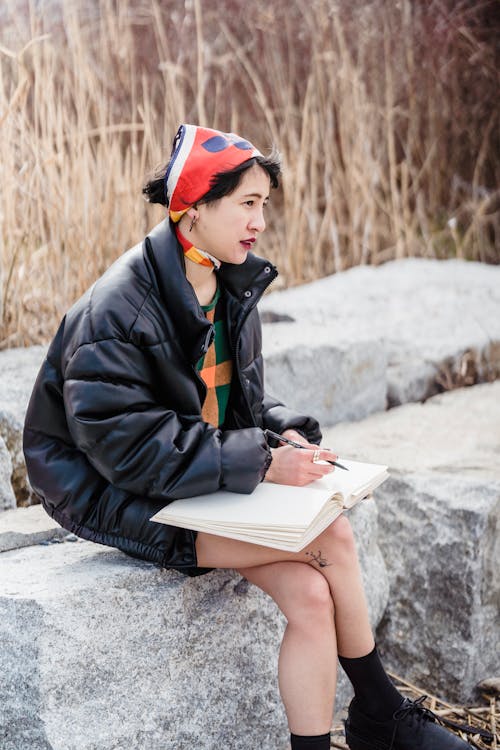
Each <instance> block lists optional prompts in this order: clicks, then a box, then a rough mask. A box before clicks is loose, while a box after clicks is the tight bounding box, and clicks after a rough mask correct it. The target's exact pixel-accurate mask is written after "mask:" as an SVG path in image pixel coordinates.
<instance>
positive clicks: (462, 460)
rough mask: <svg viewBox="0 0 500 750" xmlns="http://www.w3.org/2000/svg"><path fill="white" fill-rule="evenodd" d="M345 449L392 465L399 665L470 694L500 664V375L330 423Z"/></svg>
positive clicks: (438, 688)
mask: <svg viewBox="0 0 500 750" xmlns="http://www.w3.org/2000/svg"><path fill="white" fill-rule="evenodd" d="M324 441H325V443H327V444H328V445H329V446H330V447H332V448H333V449H334V450H336V451H338V453H339V454H340V455H341V456H342V455H344V456H346V457H347V456H349V457H353V458H359V459H361V460H369V461H374V462H379V463H385V464H388V465H389V469H390V472H391V479H390V480H388V481H387V482H385V483H384V484H383V485H382V486H381V487H379V488H378V490H377V492H376V504H377V506H378V509H379V522H378V527H379V544H380V547H381V549H382V554H383V555H384V559H385V562H386V565H387V568H388V571H389V580H390V598H389V605H388V607H387V610H386V613H385V615H384V619H383V622H382V625H381V626H380V627H379V629H378V641H379V645H380V646H381V649H382V651H383V652H384V653H385V656H386V660H387V662H388V664H389V665H390V666H391V668H392V669H393V670H394V671H395V672H396V673H398V674H400V675H401V676H403V677H406V678H407V679H409V680H410V681H413V682H415V683H416V684H422V685H425V686H426V687H427V688H428V689H429V690H431V691H434V692H436V693H438V694H441V695H443V696H444V697H447V698H448V699H449V700H458V701H464V702H467V701H469V700H472V699H473V697H474V692H475V691H474V688H475V686H476V684H477V683H478V682H480V681H481V680H482V679H485V678H488V677H490V676H491V675H495V674H498V673H499V671H500V628H499V622H500V534H499V530H500V461H499V455H500V382H495V383H491V384H484V385H477V386H474V387H473V388H466V389H461V390H456V391H450V392H448V393H445V394H442V395H439V396H435V397H434V398H432V399H430V400H429V401H428V402H427V403H425V404H407V405H405V406H402V407H398V408H396V409H392V410H391V411H389V412H386V413H385V414H377V415H374V416H372V417H369V418H368V419H366V420H364V421H363V422H360V423H356V424H340V425H337V426H335V427H334V428H331V429H329V430H328V431H327V432H326V435H325V438H324Z"/></svg>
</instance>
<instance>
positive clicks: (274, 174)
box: [142, 151, 281, 206]
mask: <svg viewBox="0 0 500 750" xmlns="http://www.w3.org/2000/svg"><path fill="white" fill-rule="evenodd" d="M256 164H257V165H258V166H259V167H262V169H263V170H264V171H265V172H267V174H268V175H269V179H270V180H271V187H273V188H277V187H278V186H279V176H280V174H281V162H280V157H279V154H278V152H277V151H273V152H272V153H271V154H270V155H269V156H267V157H266V156H253V157H252V158H251V159H247V160H246V161H244V162H243V163H242V164H239V165H238V166H237V167H234V169H230V170H229V171H228V172H218V173H217V174H215V175H214V176H213V177H212V179H211V181H210V190H209V191H208V192H207V193H205V195H203V196H202V197H201V198H199V199H198V200H197V201H196V202H197V203H211V202H212V201H217V200H219V199H220V198H223V197H224V196H225V195H230V194H231V193H233V192H234V191H235V190H236V188H237V187H238V185H239V184H240V182H241V179H242V177H243V175H244V174H245V172H246V171H247V169H251V167H253V166H255V165H256ZM167 167H168V164H165V165H164V166H162V167H160V168H159V169H157V170H155V172H153V174H152V175H151V177H150V178H149V180H148V181H147V182H146V183H145V185H144V187H143V188H142V194H143V195H144V196H145V198H146V200H147V201H148V203H161V205H162V206H168V199H167V196H166V193H165V173H166V171H167Z"/></svg>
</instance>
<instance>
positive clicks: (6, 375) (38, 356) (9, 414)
mask: <svg viewBox="0 0 500 750" xmlns="http://www.w3.org/2000/svg"><path fill="white" fill-rule="evenodd" d="M45 352H46V347H43V346H31V347H28V348H26V349H7V350H6V351H3V352H0V437H2V438H3V439H4V441H5V443H6V445H7V448H8V449H9V452H10V455H11V459H12V480H11V481H12V487H13V490H14V493H15V495H16V497H17V501H18V503H22V504H29V503H30V502H31V501H32V491H31V489H30V486H29V483H28V481H27V477H26V465H25V463H24V456H23V443H22V441H23V424H24V415H25V413H26V409H27V406H28V401H29V399H30V396H31V391H32V390H33V385H34V383H35V379H36V376H37V374H38V370H39V369H40V367H41V364H42V360H43V358H44V356H45Z"/></svg>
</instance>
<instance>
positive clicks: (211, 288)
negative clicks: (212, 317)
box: [185, 258, 217, 305]
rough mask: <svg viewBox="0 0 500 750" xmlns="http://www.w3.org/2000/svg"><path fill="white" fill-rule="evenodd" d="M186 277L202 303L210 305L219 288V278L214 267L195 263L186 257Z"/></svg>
mask: <svg viewBox="0 0 500 750" xmlns="http://www.w3.org/2000/svg"><path fill="white" fill-rule="evenodd" d="M185 263H186V278H187V280H188V281H189V283H190V284H191V286H192V287H193V289H194V293H195V294H196V297H197V298H198V302H199V303H200V305H209V304H210V302H211V301H212V300H213V298H214V294H215V290H216V289H217V278H216V276H215V273H214V269H213V268H208V267H207V266H201V265H200V264H199V263H193V261H192V260H189V258H185Z"/></svg>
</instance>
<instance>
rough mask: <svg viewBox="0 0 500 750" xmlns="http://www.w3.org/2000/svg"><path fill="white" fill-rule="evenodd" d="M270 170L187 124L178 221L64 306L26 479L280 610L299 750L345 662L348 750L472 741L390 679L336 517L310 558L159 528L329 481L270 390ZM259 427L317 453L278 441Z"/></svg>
mask: <svg viewBox="0 0 500 750" xmlns="http://www.w3.org/2000/svg"><path fill="white" fill-rule="evenodd" d="M278 176H279V163H278V161H277V160H276V158H274V157H270V158H265V157H264V156H262V154H261V153H260V152H259V151H258V150H257V149H256V148H255V147H254V146H252V144H250V143H249V142H248V141H246V140H244V139H242V138H240V137H239V136H235V135H234V134H227V133H221V132H219V131H215V130H209V129H206V128H200V127H196V126H194V125H181V127H180V128H179V131H178V133H177V135H176V138H175V140H174V147H173V151H172V155H171V158H170V161H169V164H168V165H167V168H166V170H162V172H161V173H160V175H157V176H156V178H154V179H152V180H151V181H150V182H149V183H148V184H147V185H146V187H145V188H144V192H145V194H146V196H147V197H148V198H149V200H150V201H152V202H160V203H163V204H164V205H168V207H169V219H166V220H165V221H164V222H163V223H162V224H160V225H159V226H158V227H156V228H155V229H154V230H153V232H151V233H150V234H149V235H148V237H146V239H145V240H144V242H143V243H141V244H140V245H138V246H137V247H135V248H133V249H132V250H130V251H129V252H128V253H125V254H124V255H123V256H122V257H121V258H120V259H119V260H118V261H116V263H114V264H113V266H112V267H111V268H110V269H109V270H108V271H107V272H106V273H105V274H104V275H103V276H102V277H101V278H100V279H99V280H98V281H97V282H96V283H95V284H94V286H93V287H92V288H91V289H90V290H89V291H88V292H87V293H86V294H85V295H84V296H83V297H82V298H81V299H80V300H79V301H78V302H77V303H76V304H75V305H74V306H73V307H72V308H71V310H70V311H69V312H68V314H67V315H66V316H65V318H64V320H63V322H62V324H61V326H60V328H59V330H58V332H57V334H56V336H55V339H54V341H53V342H52V345H51V347H50V349H49V352H48V354H47V358H46V361H45V362H44V364H43V366H42V369H41V371H40V374H39V376H38V379H37V382H36V384H35V388H34V392H33V395H32V399H31V402H30V406H29V409H28V413H27V417H26V427H25V454H26V461H27V465H28V471H29V476H30V480H31V483H32V485H33V488H34V489H35V491H36V492H37V493H38V495H39V496H40V498H41V501H42V502H43V504H44V506H45V508H46V509H47V511H48V513H49V514H50V515H51V516H53V518H55V519H56V520H57V521H58V522H59V523H60V524H61V525H62V526H64V527H65V528H67V529H68V530H70V531H72V532H74V533H76V534H78V535H80V536H82V537H83V538H85V539H91V540H93V541H95V542H100V543H103V544H107V545H112V546H116V547H118V548H120V549H122V550H124V551H125V552H127V553H129V554H132V555H135V556H139V557H141V558H144V559H146V560H152V561H154V562H157V563H159V564H160V565H163V566H165V567H171V568H176V569H177V570H180V571H182V572H184V573H186V574H188V575H199V574H201V573H204V572H206V571H207V570H208V569H210V568H236V569H238V570H239V571H240V573H241V574H242V575H243V576H245V577H246V578H247V579H248V580H249V581H252V582H253V583H254V584H256V585H257V586H259V587H260V588H261V589H263V590H264V591H265V592H267V593H268V594H269V595H270V596H271V597H272V598H273V599H274V600H275V602H276V603H277V604H278V606H279V607H280V609H281V610H282V612H283V613H284V615H285V617H286V618H287V621H288V624H287V627H286V631H285V634H284V638H283V643H282V646H281V650H280V657H279V684H280V691H281V695H282V698H283V701H284V705H285V709H286V712H287V717H288V721H289V726H290V731H291V745H292V748H293V750H300V749H301V748H309V750H313V749H317V750H322V749H323V748H324V749H325V750H326V748H329V746H330V741H329V736H330V735H329V728H330V725H331V720H332V709H333V701H334V696H335V682H336V662H337V656H338V658H339V659H340V662H341V664H342V666H343V668H344V669H345V671H346V673H347V675H348V677H349V679H350V680H351V682H352V684H353V686H354V691H355V698H354V700H353V702H352V703H351V706H350V708H349V718H348V720H347V723H346V733H347V741H348V744H349V747H350V748H352V750H368V748H372V747H376V748H379V749H380V750H383V749H385V748H387V750H389V748H391V749H392V750H410V749H413V748H420V749H422V750H423V749H424V748H425V749H426V750H438V748H439V750H447V749H452V748H453V749H457V750H458V748H464V747H468V745H466V743H464V742H462V741H461V740H459V739H458V738H457V737H455V736H453V735H451V734H450V733H448V732H447V731H446V730H445V729H443V728H442V727H440V726H438V725H437V724H436V723H435V722H434V721H433V719H432V717H431V716H430V715H429V713H428V712H426V711H425V710H424V709H422V708H421V707H420V706H419V705H418V704H415V703H412V702H410V701H408V700H406V699H404V698H403V696H402V695H401V694H400V693H399V692H398V691H397V690H396V688H395V687H394V686H393V684H392V683H391V681H390V680H389V678H388V677H387V675H386V673H385V671H384V669H383V667H382V664H381V662H380V660H379V657H378V654H377V651H376V648H375V644H374V640H373V635H372V632H371V629H370V626H369V621H368V614H367V607H366V601H365V597H364V592H363V587H362V583H361V577H360V570H359V564H358V560H357V555H356V550H355V544H354V540H353V535H352V531H351V528H350V525H349V522H348V520H347V519H346V518H345V517H344V516H341V517H340V518H338V519H337V520H336V521H335V522H334V523H333V524H332V525H331V526H330V527H329V528H328V529H327V530H326V531H324V532H323V533H322V534H321V535H320V536H319V537H318V538H317V539H316V540H315V541H314V543H313V544H312V545H310V546H308V547H307V548H306V549H305V550H304V551H302V552H300V553H286V552H281V551H279V550H274V549H270V548H267V547H261V546H258V545H252V544H247V543H244V542H239V541H235V540H230V539H224V538H221V537H217V536H212V535H209V534H206V533H199V534H196V533H195V532H191V531H187V530H183V529H175V528H172V527H169V526H165V525H163V524H155V523H152V522H151V521H150V520H149V519H150V517H151V516H152V515H153V514H154V513H155V512H156V511H157V510H159V509H160V508H161V507H162V506H164V505H165V503H166V502H167V501H168V500H172V499H175V498H180V497H190V496H193V495H196V494H200V493H205V492H210V491H214V490H216V489H219V488H220V487H223V488H225V489H227V490H230V491H235V492H246V493H248V492H252V490H253V489H254V488H255V487H256V486H257V484H258V483H259V482H261V481H270V482H278V483H281V484H291V485H299V486H300V485H304V484H306V483H308V482H310V481H311V480H313V479H316V478H319V477H321V476H323V475H324V474H326V473H328V472H329V471H332V470H333V467H332V466H330V465H326V466H325V465H324V464H318V463H317V462H316V461H315V460H313V459H314V458H315V457H316V458H318V450H317V446H318V444H319V442H320V439H321V433H320V431H319V427H318V424H317V422H316V421H315V420H314V419H313V418H311V417H308V416H305V415H299V414H295V413H293V412H291V411H290V410H288V409H287V408H286V407H285V406H283V404H281V403H280V402H279V401H276V400H275V399H272V398H270V397H268V396H266V395H265V394H264V391H263V377H262V355H261V340H260V324H259V318H258V313H257V309H256V304H257V302H258V300H259V298H260V297H261V295H262V294H263V292H264V290H265V289H266V288H267V286H268V285H269V284H270V283H271V281H272V280H273V279H274V277H275V276H276V270H275V269H274V267H273V266H272V265H271V264H270V263H268V262H267V261H265V260H262V259H260V258H258V257H256V256H255V255H253V254H252V253H251V252H250V251H251V250H252V249H253V248H254V247H255V244H256V242H257V240H258V238H259V237H260V234H261V233H262V232H263V231H264V229H265V210H266V206H267V203H268V200H269V191H270V187H271V186H272V187H277V185H278ZM265 428H270V429H271V430H273V431H274V432H279V433H281V434H282V435H283V436H285V437H290V438H292V439H294V440H298V441H301V442H302V443H303V444H304V445H307V446H309V447H310V448H311V451H308V450H299V449H297V448H294V447H291V446H289V445H280V446H277V447H269V445H268V443H267V441H266V439H265V435H264V431H263V430H264V429H265ZM315 451H316V452H315ZM319 456H320V458H326V459H330V460H335V458H336V456H335V454H334V453H332V452H331V451H330V450H327V449H323V450H321V451H320V453H319ZM318 553H319V554H318ZM304 686H307V690H305V689H304Z"/></svg>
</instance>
